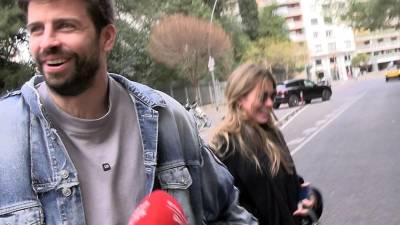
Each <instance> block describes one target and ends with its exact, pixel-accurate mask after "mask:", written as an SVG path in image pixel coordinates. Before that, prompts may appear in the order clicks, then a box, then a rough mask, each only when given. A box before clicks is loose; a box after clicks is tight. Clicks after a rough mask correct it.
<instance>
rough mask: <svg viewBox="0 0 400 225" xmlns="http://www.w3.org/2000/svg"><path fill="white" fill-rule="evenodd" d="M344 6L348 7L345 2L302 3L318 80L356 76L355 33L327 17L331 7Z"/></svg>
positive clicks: (311, 57) (311, 56)
mask: <svg viewBox="0 0 400 225" xmlns="http://www.w3.org/2000/svg"><path fill="white" fill-rule="evenodd" d="M332 4H335V5H332ZM340 4H344V3H343V1H331V3H330V4H326V3H324V2H323V1H309V0H302V10H303V17H304V27H305V31H306V32H305V33H306V40H307V44H308V49H309V54H310V65H311V68H310V73H311V77H313V78H314V79H327V80H347V79H349V78H351V77H353V76H354V73H353V70H352V67H351V57H352V55H353V53H354V52H355V42H354V34H353V30H352V28H351V27H349V26H347V25H345V24H343V23H342V24H341V23H340V22H339V21H335V20H334V18H332V17H329V16H327V15H329V14H328V13H327V12H326V11H327V10H329V9H330V8H331V7H340ZM342 7H344V5H342Z"/></svg>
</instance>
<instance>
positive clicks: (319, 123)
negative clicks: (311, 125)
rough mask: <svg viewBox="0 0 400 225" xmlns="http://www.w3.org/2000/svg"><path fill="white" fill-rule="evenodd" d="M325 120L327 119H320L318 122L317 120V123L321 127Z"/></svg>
mask: <svg viewBox="0 0 400 225" xmlns="http://www.w3.org/2000/svg"><path fill="white" fill-rule="evenodd" d="M325 122H326V120H318V121H317V122H315V125H316V126H317V127H319V126H320V125H321V124H324V123H325Z"/></svg>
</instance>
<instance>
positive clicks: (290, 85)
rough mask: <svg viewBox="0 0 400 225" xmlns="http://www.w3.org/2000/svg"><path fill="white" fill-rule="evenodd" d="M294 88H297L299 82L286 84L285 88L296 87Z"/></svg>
mask: <svg viewBox="0 0 400 225" xmlns="http://www.w3.org/2000/svg"><path fill="white" fill-rule="evenodd" d="M296 86H299V82H297V81H295V82H291V83H287V84H286V87H296Z"/></svg>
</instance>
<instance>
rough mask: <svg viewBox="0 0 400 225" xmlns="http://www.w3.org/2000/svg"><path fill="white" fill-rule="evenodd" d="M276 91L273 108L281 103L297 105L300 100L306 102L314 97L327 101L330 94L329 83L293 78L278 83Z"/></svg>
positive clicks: (290, 105) (291, 105)
mask: <svg viewBox="0 0 400 225" xmlns="http://www.w3.org/2000/svg"><path fill="white" fill-rule="evenodd" d="M276 91H277V94H276V97H275V101H274V106H273V107H274V108H275V109H277V108H279V106H280V105H281V104H283V103H287V104H289V107H293V106H297V105H299V103H300V101H302V100H303V101H304V102H305V103H307V104H308V103H310V102H311V100H313V99H316V98H322V101H327V100H329V99H330V98H331V95H332V89H331V87H330V85H322V84H318V85H317V84H315V83H314V82H312V81H311V80H308V79H294V80H287V81H285V82H283V83H278V85H277V87H276Z"/></svg>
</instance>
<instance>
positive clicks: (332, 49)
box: [328, 42, 336, 51]
mask: <svg viewBox="0 0 400 225" xmlns="http://www.w3.org/2000/svg"><path fill="white" fill-rule="evenodd" d="M328 50H329V51H335V50H336V43H335V42H332V43H328Z"/></svg>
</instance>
